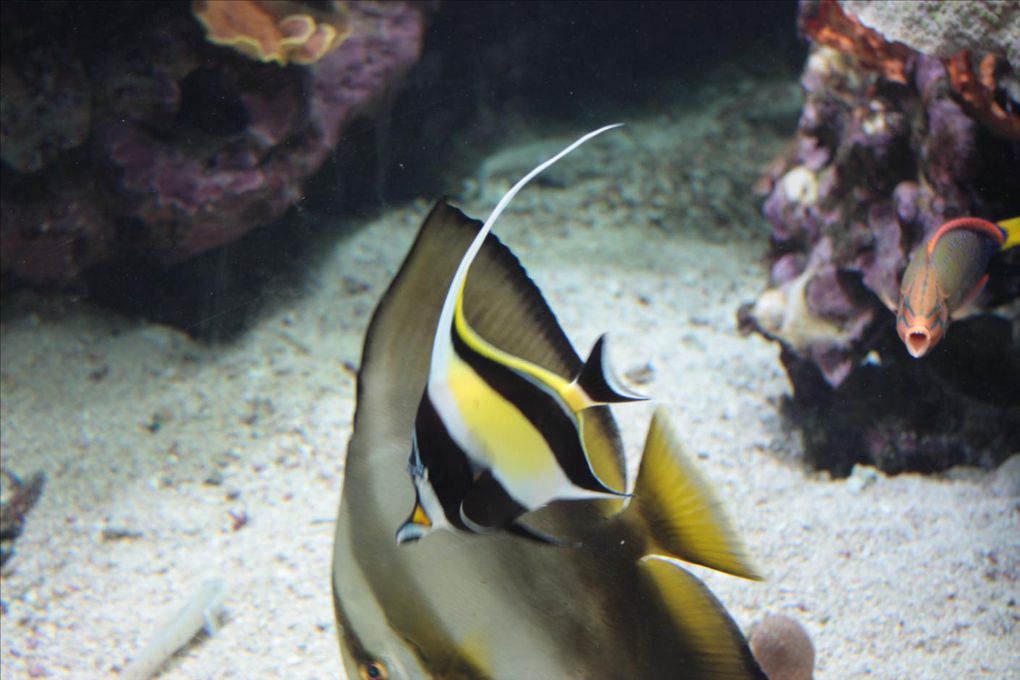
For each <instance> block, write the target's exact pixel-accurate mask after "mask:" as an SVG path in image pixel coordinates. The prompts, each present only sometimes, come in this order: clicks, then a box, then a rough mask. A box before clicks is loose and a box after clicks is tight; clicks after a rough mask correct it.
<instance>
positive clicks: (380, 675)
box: [361, 661, 390, 680]
mask: <svg viewBox="0 0 1020 680" xmlns="http://www.w3.org/2000/svg"><path fill="white" fill-rule="evenodd" d="M389 677H390V672H389V671H388V670H386V664H384V663H383V662H382V661H372V662H370V663H366V664H362V665H361V680H389Z"/></svg>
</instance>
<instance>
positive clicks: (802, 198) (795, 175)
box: [779, 165, 818, 205]
mask: <svg viewBox="0 0 1020 680" xmlns="http://www.w3.org/2000/svg"><path fill="white" fill-rule="evenodd" d="M779 185H780V187H781V188H782V190H783V195H784V196H785V197H786V199H787V200H788V201H790V202H792V203H798V204H800V205H814V203H815V201H817V200H818V177H817V176H816V175H815V173H813V172H811V171H810V170H808V169H807V167H806V166H803V165H798V166H797V167H795V168H794V169H793V170H790V171H789V172H788V173H786V174H785V175H783V179H781V180H780V182H779Z"/></svg>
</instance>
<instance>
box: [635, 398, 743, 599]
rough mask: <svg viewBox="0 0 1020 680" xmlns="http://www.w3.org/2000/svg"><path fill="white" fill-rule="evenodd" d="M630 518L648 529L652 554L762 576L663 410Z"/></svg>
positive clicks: (653, 426) (655, 422) (652, 429)
mask: <svg viewBox="0 0 1020 680" xmlns="http://www.w3.org/2000/svg"><path fill="white" fill-rule="evenodd" d="M624 516H625V519H626V520H627V521H632V522H640V523H641V524H642V525H643V527H642V528H644V529H646V530H647V533H648V534H649V535H650V539H651V541H652V548H651V552H662V553H666V554H668V555H671V556H673V557H677V558H679V559H682V560H684V561H686V562H691V563H693V564H700V565H702V566H705V567H710V568H712V569H716V570H718V571H722V572H725V573H727V574H733V575H734V576H741V577H743V578H749V579H760V578H761V577H760V576H759V575H758V574H757V572H756V571H755V570H754V568H753V567H752V566H751V564H750V561H749V560H748V558H747V556H746V555H745V553H744V550H743V547H742V546H741V544H740V541H739V539H738V538H737V535H736V533H735V532H734V531H733V529H732V527H731V526H730V523H729V521H728V520H727V519H726V517H725V515H724V514H723V512H722V507H721V505H720V503H719V501H718V500H717V499H716V498H715V494H714V493H713V492H712V489H711V488H710V487H709V484H708V481H707V480H705V479H704V478H702V476H701V475H700V474H699V473H698V471H697V470H696V469H695V467H694V465H693V464H692V463H691V461H690V460H689V459H688V458H687V455H686V453H685V452H684V450H683V447H682V446H681V445H680V442H679V441H678V440H677V438H676V435H675V434H674V433H673V429H672V428H671V427H670V425H669V422H668V420H667V416H666V414H665V411H664V410H663V409H661V408H657V409H656V410H655V415H654V416H653V417H652V424H651V425H650V426H649V427H648V437H647V439H646V440H645V449H644V453H643V454H642V458H641V467H640V470H639V471H638V477H637V482H636V486H635V489H634V499H633V500H632V501H631V505H630V506H629V507H628V508H627V510H626V512H625V513H624Z"/></svg>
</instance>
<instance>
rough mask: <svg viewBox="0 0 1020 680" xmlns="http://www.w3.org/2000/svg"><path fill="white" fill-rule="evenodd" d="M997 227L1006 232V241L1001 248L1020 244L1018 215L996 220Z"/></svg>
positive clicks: (1019, 218) (1004, 248) (1019, 219)
mask: <svg viewBox="0 0 1020 680" xmlns="http://www.w3.org/2000/svg"><path fill="white" fill-rule="evenodd" d="M996 224H998V226H999V228H1000V229H1002V231H1003V232H1005V234H1006V241H1005V243H1003V244H1002V250H1006V249H1008V248H1013V247H1015V246H1020V217H1014V218H1011V219H1008V220H1002V221H1000V222H997V223H996Z"/></svg>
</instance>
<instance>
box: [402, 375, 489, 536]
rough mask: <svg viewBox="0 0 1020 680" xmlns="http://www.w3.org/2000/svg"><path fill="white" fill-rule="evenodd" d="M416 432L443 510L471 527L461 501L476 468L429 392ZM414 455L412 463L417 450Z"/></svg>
mask: <svg viewBox="0 0 1020 680" xmlns="http://www.w3.org/2000/svg"><path fill="white" fill-rule="evenodd" d="M414 436H415V440H416V442H417V448H416V451H417V454H418V457H419V459H420V461H421V464H422V466H423V467H424V468H425V469H426V470H428V481H429V484H431V485H432V489H433V490H434V491H435V492H436V497H437V498H439V502H440V504H441V505H442V506H443V514H445V515H446V519H447V520H449V522H450V523H451V524H452V525H453V526H455V527H457V528H458V529H464V530H468V527H467V526H466V525H465V524H464V522H463V520H461V517H460V504H461V501H463V499H464V497H465V496H466V495H467V493H468V491H470V489H471V487H472V485H473V484H474V477H475V471H474V469H473V468H472V465H471V460H470V458H468V455H467V453H465V452H464V451H463V449H461V448H460V446H458V445H457V442H455V441H454V440H453V438H452V437H451V436H450V433H449V432H448V431H447V429H446V425H445V424H444V423H443V420H442V418H440V417H439V413H438V412H437V411H436V407H435V405H433V403H432V399H431V398H429V395H428V392H426V393H425V395H424V396H423V397H422V400H421V403H420V404H419V406H418V416H417V418H416V419H415V424H414ZM411 456H412V464H413V457H414V452H412V454H411Z"/></svg>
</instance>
